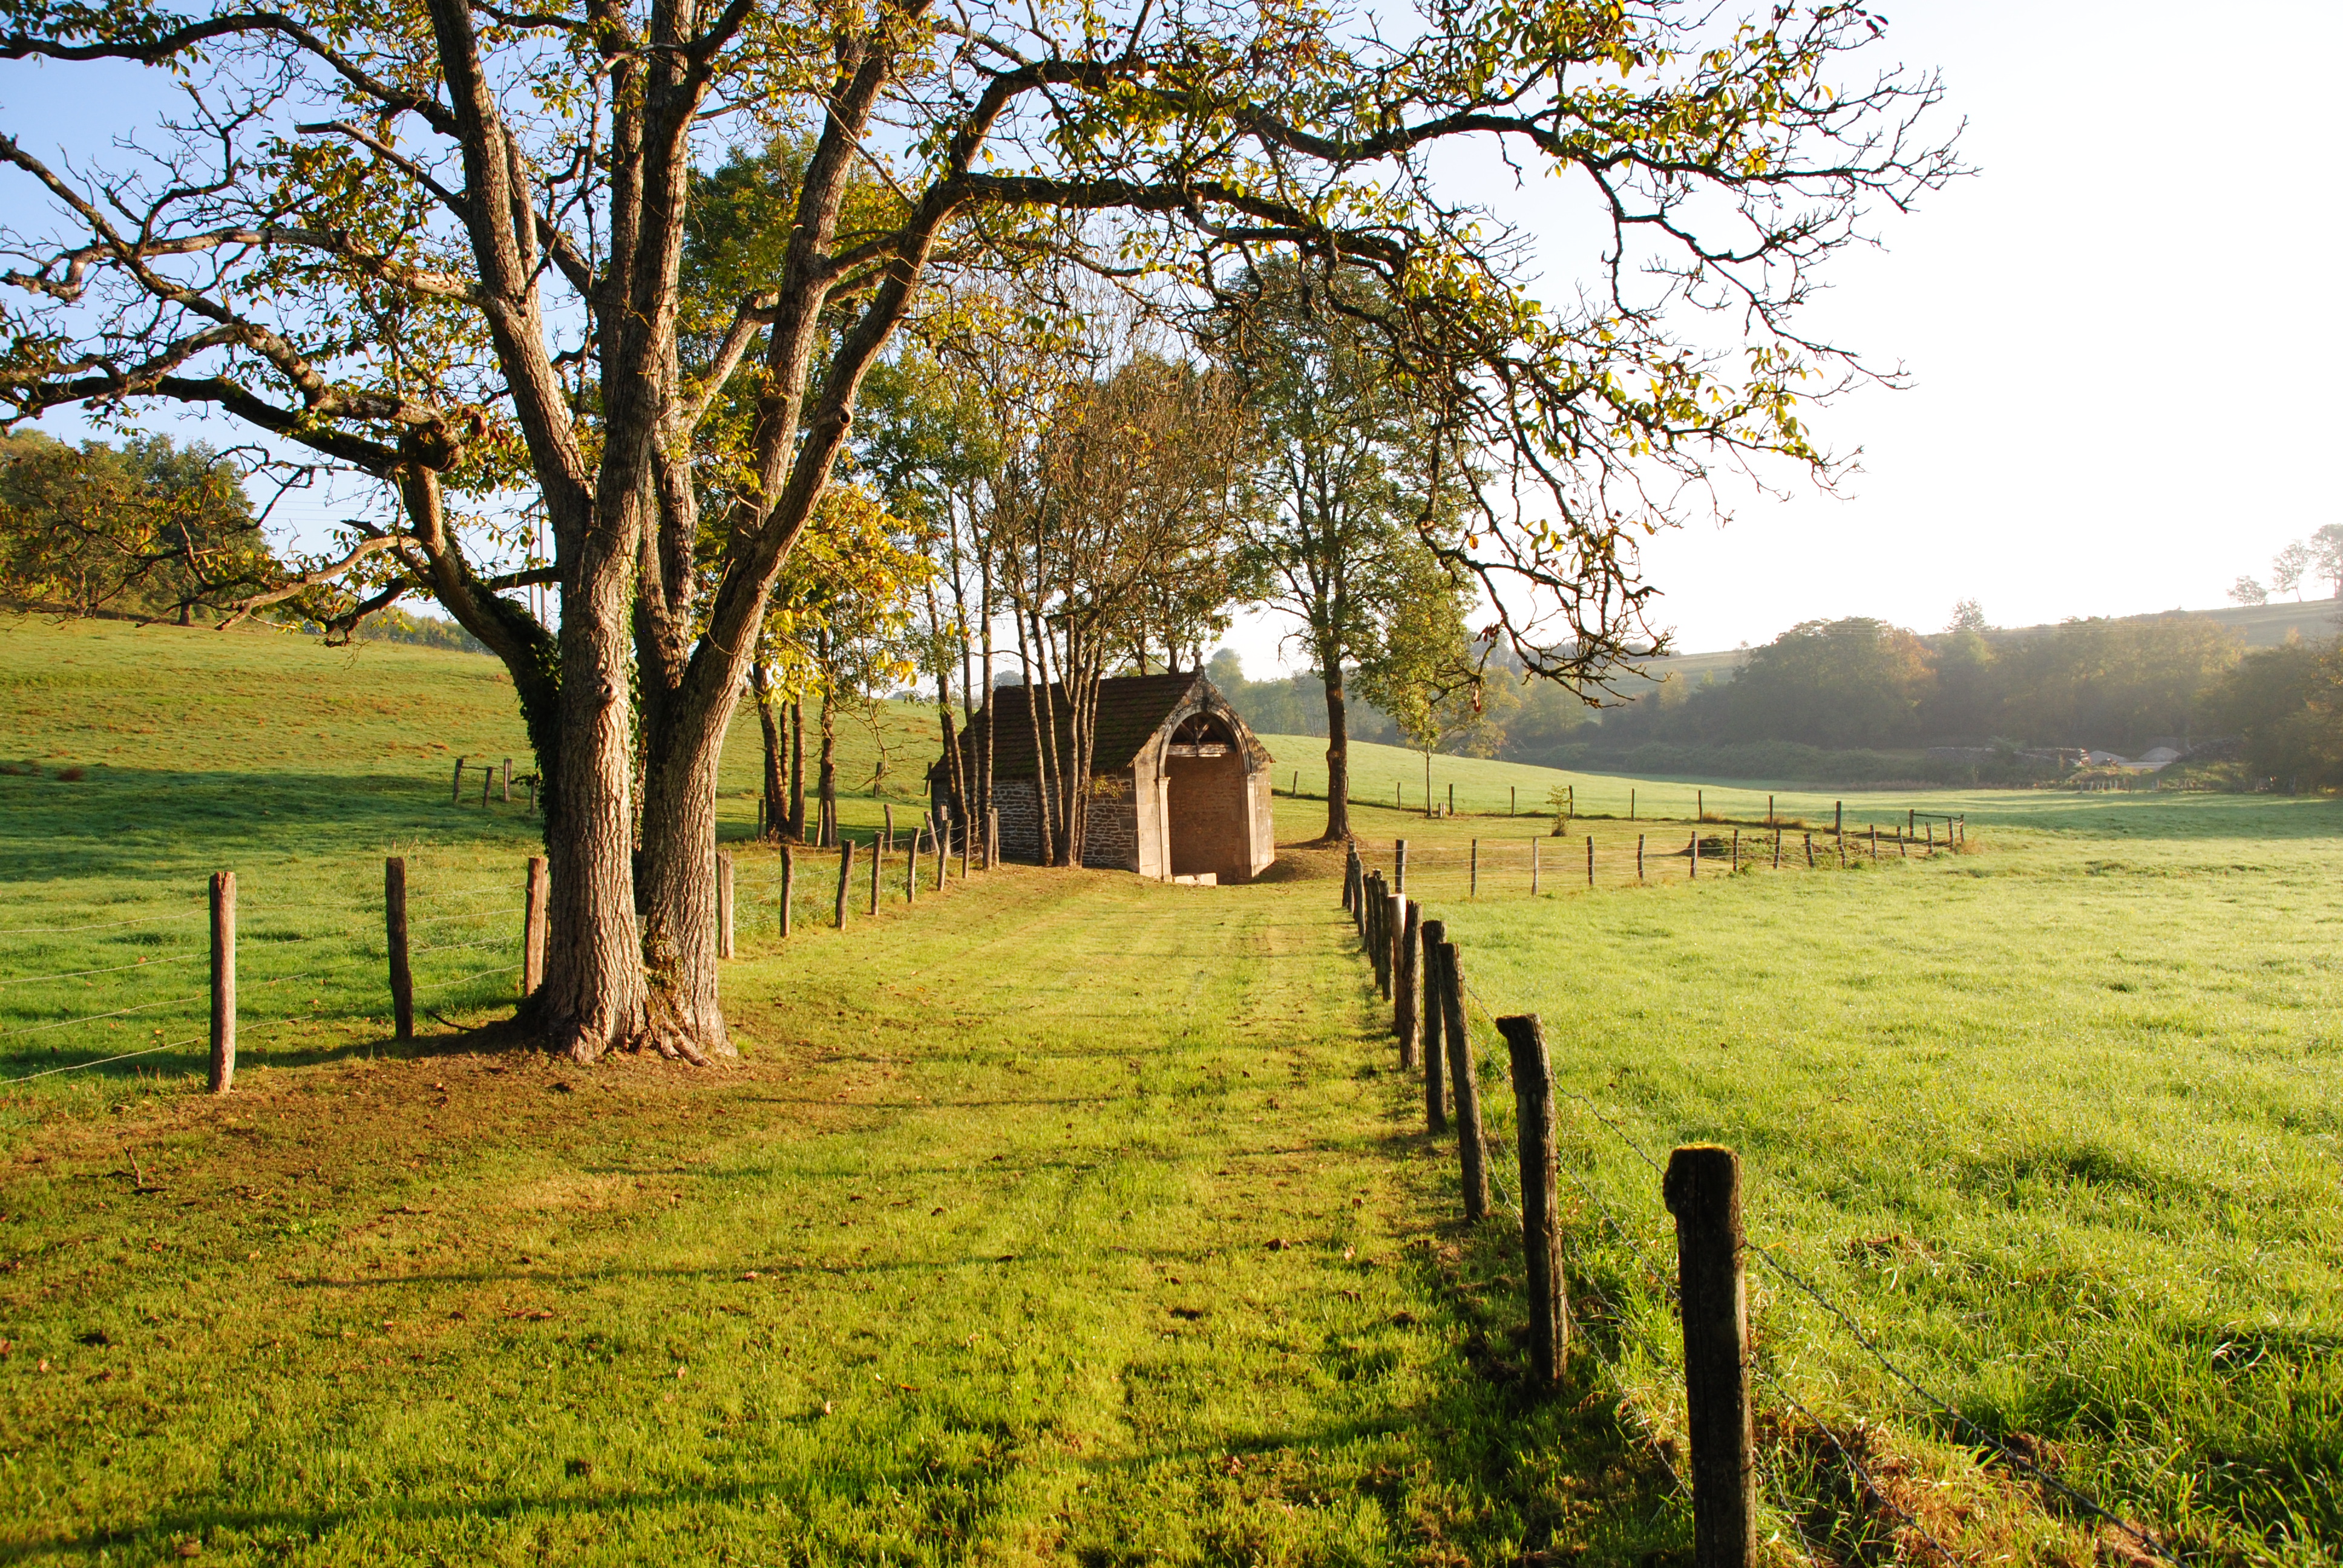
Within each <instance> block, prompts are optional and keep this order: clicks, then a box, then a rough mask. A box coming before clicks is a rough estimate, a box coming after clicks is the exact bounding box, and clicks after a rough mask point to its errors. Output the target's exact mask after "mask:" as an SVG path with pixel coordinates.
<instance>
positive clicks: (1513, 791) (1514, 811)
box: [1505, 784, 1522, 817]
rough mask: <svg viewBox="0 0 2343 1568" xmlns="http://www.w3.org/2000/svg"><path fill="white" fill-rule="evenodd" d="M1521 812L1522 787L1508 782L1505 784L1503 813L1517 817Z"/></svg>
mask: <svg viewBox="0 0 2343 1568" xmlns="http://www.w3.org/2000/svg"><path fill="white" fill-rule="evenodd" d="M1521 814H1522V787H1521V786H1520V785H1518V784H1508V785H1506V786H1505V815H1506V816H1508V817H1518V816H1520V815H1521Z"/></svg>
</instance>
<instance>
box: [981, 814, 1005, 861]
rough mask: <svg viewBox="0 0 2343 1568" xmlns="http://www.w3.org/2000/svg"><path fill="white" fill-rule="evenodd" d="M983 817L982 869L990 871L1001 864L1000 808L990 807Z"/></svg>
mask: <svg viewBox="0 0 2343 1568" xmlns="http://www.w3.org/2000/svg"><path fill="white" fill-rule="evenodd" d="M984 816H985V822H984V869H986V870H988V871H990V870H991V869H993V868H994V867H995V866H998V865H1000V864H1001V808H1000V807H998V806H994V807H991V808H990V809H987V810H986V812H985V814H984Z"/></svg>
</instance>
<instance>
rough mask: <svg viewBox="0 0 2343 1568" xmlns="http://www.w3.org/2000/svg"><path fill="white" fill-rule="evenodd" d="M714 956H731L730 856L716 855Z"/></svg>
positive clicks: (720, 957)
mask: <svg viewBox="0 0 2343 1568" xmlns="http://www.w3.org/2000/svg"><path fill="white" fill-rule="evenodd" d="M716 956H717V957H718V958H719V959H729V958H730V957H731V956H732V856H731V854H730V853H729V851H727V852H723V853H719V855H718V856H717V857H716Z"/></svg>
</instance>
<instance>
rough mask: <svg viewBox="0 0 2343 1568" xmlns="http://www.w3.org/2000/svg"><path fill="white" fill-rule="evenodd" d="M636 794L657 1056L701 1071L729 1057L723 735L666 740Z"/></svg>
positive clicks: (652, 1040) (651, 1040)
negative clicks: (722, 935) (720, 885)
mask: <svg viewBox="0 0 2343 1568" xmlns="http://www.w3.org/2000/svg"><path fill="white" fill-rule="evenodd" d="M668 739H669V744H668V745H666V746H664V747H660V748H659V749H656V750H655V751H654V752H653V760H652V762H651V764H650V767H649V770H648V776H647V782H646V788H645V789H644V794H643V859H642V878H643V886H642V888H641V889H640V890H639V891H640V894H641V898H642V902H643V911H644V912H643V930H642V950H643V966H644V970H645V972H646V974H647V976H648V978H649V993H650V1006H651V1028H650V1030H649V1031H648V1034H647V1038H646V1040H645V1043H646V1044H648V1045H650V1046H652V1047H654V1048H656V1049H657V1050H659V1052H660V1053H661V1054H662V1055H666V1056H671V1057H680V1058H682V1059H683V1060H686V1061H690V1062H697V1063H701V1064H705V1063H706V1062H708V1061H709V1060H712V1059H714V1058H716V1057H719V1056H730V1055H733V1054H735V1052H734V1051H733V1049H732V1040H731V1036H730V1033H729V1030H727V1029H726V1028H725V1025H724V1003H723V998H722V997H721V995H720V994H719V989H718V982H717V930H716V765H717V761H718V759H719V758H720V757H721V756H722V754H723V750H724V731H723V729H718V730H717V731H716V733H715V735H714V737H713V739H712V740H711V741H708V742H704V743H703V744H701V745H699V746H690V745H687V744H684V740H685V738H684V737H680V736H670V737H669V738H668Z"/></svg>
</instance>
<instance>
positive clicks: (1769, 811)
mask: <svg viewBox="0 0 2343 1568" xmlns="http://www.w3.org/2000/svg"><path fill="white" fill-rule="evenodd" d="M1765 826H1767V827H1768V828H1771V827H1773V826H1775V822H1774V797H1772V796H1771V795H1768V796H1766V797H1765Z"/></svg>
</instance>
